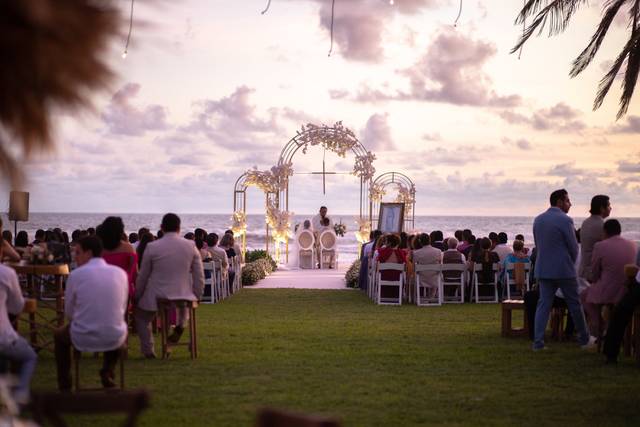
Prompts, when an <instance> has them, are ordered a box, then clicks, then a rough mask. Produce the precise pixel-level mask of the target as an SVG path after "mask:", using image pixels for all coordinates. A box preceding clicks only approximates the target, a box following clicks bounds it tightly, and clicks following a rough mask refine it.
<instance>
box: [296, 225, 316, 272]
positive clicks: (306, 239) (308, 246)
mask: <svg viewBox="0 0 640 427" xmlns="http://www.w3.org/2000/svg"><path fill="white" fill-rule="evenodd" d="M297 240H298V248H299V249H298V268H313V264H314V263H315V262H316V261H315V260H316V247H315V246H316V238H315V237H314V236H313V233H312V232H311V230H302V231H301V232H300V234H298V237H297ZM303 257H304V258H307V257H308V258H309V267H303V264H302V258H303Z"/></svg>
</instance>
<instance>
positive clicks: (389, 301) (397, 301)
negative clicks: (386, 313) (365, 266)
mask: <svg viewBox="0 0 640 427" xmlns="http://www.w3.org/2000/svg"><path fill="white" fill-rule="evenodd" d="M383 271H398V272H400V276H399V277H398V280H382V272H383ZM404 281H405V273H404V264H395V263H390V262H387V263H382V264H379V265H378V283H377V303H378V304H379V305H402V285H403V284H404ZM383 286H384V287H387V288H397V289H398V297H397V298H396V297H382V287H383Z"/></svg>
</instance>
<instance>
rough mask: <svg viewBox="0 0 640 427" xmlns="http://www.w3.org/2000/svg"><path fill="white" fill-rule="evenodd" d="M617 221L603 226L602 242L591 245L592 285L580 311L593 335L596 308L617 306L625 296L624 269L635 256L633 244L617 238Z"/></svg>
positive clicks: (597, 324)
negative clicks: (582, 311)
mask: <svg viewBox="0 0 640 427" xmlns="http://www.w3.org/2000/svg"><path fill="white" fill-rule="evenodd" d="M621 231H622V229H621V226H620V222H618V220H616V219H610V220H608V221H606V222H605V223H604V240H601V241H599V242H597V243H596V244H595V245H594V246H593V253H592V255H591V277H592V279H593V284H592V285H591V287H589V288H588V289H587V290H586V291H585V294H584V296H583V301H586V304H584V311H585V313H586V314H587V320H588V321H589V329H590V330H591V331H592V332H593V334H599V333H601V332H602V330H601V324H602V322H601V318H600V306H601V305H602V304H618V302H620V300H621V299H622V297H623V296H624V294H625V293H626V291H627V289H626V286H625V285H626V283H627V277H626V276H625V274H624V266H625V265H626V264H633V263H634V262H635V257H636V245H635V243H634V242H632V241H630V240H627V239H624V238H622V237H621V236H620V233H621Z"/></svg>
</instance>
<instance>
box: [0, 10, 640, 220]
mask: <svg viewBox="0 0 640 427" xmlns="http://www.w3.org/2000/svg"><path fill="white" fill-rule="evenodd" d="M601 3H602V2H597V1H595V2H592V6H591V7H586V8H585V9H583V10H582V11H581V12H580V13H579V14H578V15H577V16H576V17H575V19H574V22H573V23H572V25H571V26H570V27H569V29H568V30H567V31H566V32H565V33H564V34H562V35H560V36H557V37H553V38H547V37H546V33H545V34H544V35H543V36H541V37H537V38H532V39H531V40H530V42H529V43H527V45H525V47H524V51H523V52H522V56H521V58H520V59H518V55H517V54H510V53H509V51H510V49H511V47H512V46H513V45H514V44H515V43H516V41H517V38H518V36H519V34H520V33H521V32H522V27H521V26H516V25H514V20H515V17H516V15H517V13H518V11H519V8H520V7H521V6H522V1H520V0H518V1H508V0H499V1H498V0H466V1H464V7H463V10H462V15H461V18H460V21H459V23H458V26H457V27H454V26H453V22H454V20H455V18H456V15H457V13H458V1H457V0H395V5H393V6H392V5H389V2H388V1H387V0H384V1H383V0H336V8H335V23H334V48H333V54H332V55H331V57H327V53H328V50H329V45H330V39H329V22H330V20H329V15H330V10H331V1H330V0H295V1H294V0H291V1H286V0H280V1H279V0H273V2H272V4H271V8H270V10H269V11H268V12H267V13H266V14H265V15H261V14H260V11H261V10H263V9H264V7H265V6H266V1H262V0H259V1H258V0H242V1H224V2H223V1H213V0H188V1H171V2H169V1H165V2H160V3H158V2H157V1H155V2H146V3H144V2H136V6H135V7H136V8H135V15H134V19H135V21H134V29H133V35H132V44H131V46H130V48H129V55H128V56H127V58H126V59H122V58H121V53H122V50H123V48H124V39H122V40H121V41H119V42H118V43H117V44H116V45H114V46H113V49H112V51H111V52H108V53H107V54H108V56H109V58H110V62H111V63H112V65H113V67H114V68H115V70H116V71H117V72H118V79H117V80H116V81H115V82H114V84H113V85H112V88H111V90H110V91H108V92H103V93H99V94H96V97H95V105H96V110H95V112H94V113H90V112H87V113H86V114H83V115H77V114H74V115H73V116H71V115H66V116H65V115H59V116H58V118H57V119H56V121H57V122H58V124H59V127H58V132H57V140H58V147H59V149H58V151H57V152H56V153H55V154H54V155H51V156H48V157H46V158H42V159H40V160H38V161H35V162H33V164H31V165H29V166H28V173H29V176H30V182H29V184H28V185H27V188H26V190H28V191H30V192H31V209H32V210H33V211H44V212H52V211H53V212H165V211H169V210H170V211H176V212H194V213H195V212H213V213H229V214H230V213H231V211H232V195H233V193H232V191H233V184H234V182H235V180H236V179H237V178H238V176H240V175H241V174H242V173H243V172H244V171H245V170H247V169H249V168H251V167H253V166H254V165H255V166H257V167H258V168H259V169H268V168H270V167H271V166H272V165H274V164H275V163H276V162H277V160H278V157H279V154H280V150H281V149H282V147H284V145H285V144H286V143H287V141H288V140H289V139H290V138H291V137H293V136H294V135H295V132H296V130H297V129H299V128H300V127H301V126H302V125H303V124H305V123H307V122H312V123H316V124H321V123H324V124H333V123H334V122H336V121H338V120H341V121H343V123H344V125H345V126H347V127H349V128H350V129H352V130H353V131H354V132H355V133H356V135H358V137H359V139H360V140H361V141H362V143H363V144H364V146H365V147H366V148H367V149H368V150H371V151H373V152H374V153H375V154H376V156H377V160H376V162H375V166H376V169H377V171H378V172H379V173H382V172H387V171H400V172H403V173H405V174H407V175H408V176H410V177H411V178H412V179H413V180H414V182H415V183H416V186H417V206H416V208H417V213H418V214H455V215H535V214H537V213H538V212H540V211H541V210H542V209H544V208H546V205H547V203H548V202H547V200H548V194H549V193H550V192H551V191H552V190H554V189H556V188H559V187H565V188H566V189H567V190H568V191H569V193H570V196H571V198H572V200H573V203H574V208H573V210H572V212H571V213H572V214H573V215H576V216H584V215H586V211H587V209H588V206H587V205H588V202H589V200H590V198H591V196H592V195H594V194H597V193H604V194H608V195H610V196H611V198H612V205H613V209H614V211H613V214H614V215H615V216H640V142H639V141H638V136H639V133H640V111H639V110H638V107H639V106H640V95H638V94H636V96H635V98H634V101H632V104H631V107H630V109H629V113H628V114H627V115H626V116H625V117H623V118H622V119H620V120H618V121H616V120H615V115H616V112H617V106H618V98H619V95H620V88H619V85H616V87H614V88H613V89H612V91H611V93H610V95H609V96H608V97H607V99H606V101H605V104H604V105H603V106H602V108H600V109H599V110H598V111H596V112H593V111H591V106H592V103H593V99H594V96H595V92H596V87H597V84H598V81H599V80H600V78H601V77H602V75H603V74H604V73H605V70H607V65H608V64H609V63H610V61H612V60H613V59H615V57H616V56H617V55H618V53H619V51H620V49H621V47H622V45H623V43H624V42H625V41H626V21H625V20H624V19H621V20H618V21H617V22H616V24H615V28H613V29H612V30H611V31H610V34H609V36H608V37H607V39H606V40H605V43H604V45H603V47H602V49H601V51H600V53H599V54H598V56H597V57H596V58H595V60H594V62H593V63H592V65H591V66H590V67H589V68H588V69H587V70H586V71H585V72H584V73H583V74H581V75H580V76H578V77H577V78H574V79H571V78H569V76H568V73H569V69H570V65H571V61H572V60H573V59H574V58H575V57H576V56H577V55H578V54H579V53H580V51H581V50H582V48H583V47H584V46H585V45H586V43H587V41H588V40H589V38H590V36H591V33H592V32H593V31H594V29H595V25H596V24H597V22H598V21H599V18H600V13H601ZM120 5H121V7H122V10H123V14H124V15H127V14H128V8H129V2H128V1H124V0H123V1H120ZM326 159H327V166H328V168H330V169H331V170H334V171H338V172H347V171H350V170H351V169H352V167H353V161H354V158H353V156H347V157H346V158H344V159H341V158H338V157H337V156H336V155H335V154H333V153H330V152H328V153H327V154H326ZM321 168H322V150H320V149H310V150H309V152H308V153H307V154H306V155H303V154H302V153H301V152H300V153H299V154H298V155H297V156H296V157H295V159H294V169H295V171H296V172H310V171H317V170H320V169H321ZM327 183H328V185H327V194H326V195H323V194H322V182H321V178H320V177H318V176H309V175H299V176H298V175H297V176H294V177H293V178H292V182H291V193H290V194H291V196H290V197H291V205H290V208H291V210H293V211H294V212H296V213H308V212H314V211H316V210H317V206H319V205H320V204H326V205H328V206H329V207H330V209H331V210H332V211H333V212H340V213H353V212H355V211H357V208H358V206H357V200H358V192H359V185H358V180H357V179H356V178H355V177H353V176H349V175H336V176H330V177H328V181H327ZM3 203H4V205H6V204H7V202H6V197H5V200H4V201H3ZM263 203H264V198H263V196H262V195H261V193H260V191H259V190H257V189H251V190H250V191H249V210H250V212H253V213H261V212H263Z"/></svg>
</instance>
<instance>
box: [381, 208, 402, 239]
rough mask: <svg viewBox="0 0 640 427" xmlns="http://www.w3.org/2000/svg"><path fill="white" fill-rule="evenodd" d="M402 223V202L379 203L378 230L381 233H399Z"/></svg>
mask: <svg viewBox="0 0 640 427" xmlns="http://www.w3.org/2000/svg"><path fill="white" fill-rule="evenodd" d="M403 225H404V203H380V215H379V216H378V230H380V231H382V232H383V233H401V232H402V228H403Z"/></svg>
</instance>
